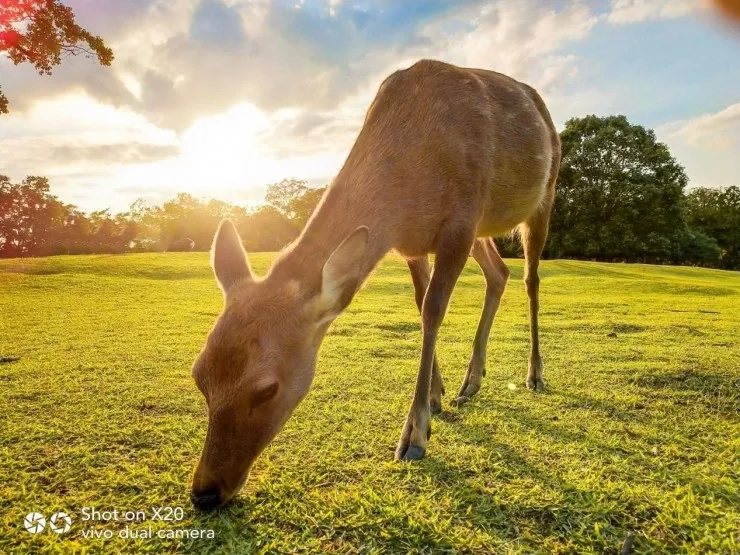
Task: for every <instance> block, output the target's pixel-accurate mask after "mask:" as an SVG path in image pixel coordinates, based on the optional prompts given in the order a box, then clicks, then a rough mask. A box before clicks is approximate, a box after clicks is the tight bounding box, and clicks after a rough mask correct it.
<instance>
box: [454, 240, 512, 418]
mask: <svg viewBox="0 0 740 555" xmlns="http://www.w3.org/2000/svg"><path fill="white" fill-rule="evenodd" d="M473 258H475V260H476V262H478V265H479V266H480V267H481V270H483V275H484V277H485V279H486V297H485V300H484V301H483V312H481V316H480V321H479V322H478V330H477V331H476V332H475V340H474V342H473V354H472V355H471V357H470V363H469V364H468V371H467V372H466V374H465V379H464V380H463V383H462V385H461V386H460V391H459V392H458V394H457V399H455V400H454V401H453V404H455V405H458V406H459V405H462V404H463V403H465V402H466V401H468V400H469V399H470V397H472V396H473V395H475V394H476V393H477V392H478V390H479V389H480V386H481V381H482V380H483V376H485V375H486V347H487V345H488V338H489V336H490V334H491V326H492V325H493V319H494V317H495V316H496V312H497V311H498V307H499V305H500V304H501V296H502V295H503V294H504V290H505V289H506V283H507V281H508V280H509V268H507V267H506V264H505V263H504V261H503V259H502V258H501V255H499V253H498V249H496V244H495V243H494V242H493V239H490V238H487V239H478V240H477V241H476V242H475V244H474V245H473Z"/></svg>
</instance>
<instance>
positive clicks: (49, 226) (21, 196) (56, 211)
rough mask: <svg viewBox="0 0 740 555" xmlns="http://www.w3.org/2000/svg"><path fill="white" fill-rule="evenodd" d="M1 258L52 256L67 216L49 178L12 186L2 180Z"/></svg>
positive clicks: (0, 188)
mask: <svg viewBox="0 0 740 555" xmlns="http://www.w3.org/2000/svg"><path fill="white" fill-rule="evenodd" d="M0 208H2V211H0V214H2V218H1V219H0V257H13V256H32V255H39V254H51V251H52V245H53V244H54V243H56V242H57V241H58V240H59V232H60V230H62V229H63V228H64V221H65V219H66V216H67V211H66V207H65V205H64V204H62V203H61V202H59V200H58V199H57V198H56V197H55V196H53V195H52V194H51V193H50V192H49V181H48V180H47V179H46V178H45V177H36V176H29V177H27V178H26V179H24V180H23V181H22V182H21V183H19V184H15V185H14V184H12V183H10V181H9V180H8V178H7V177H5V176H0Z"/></svg>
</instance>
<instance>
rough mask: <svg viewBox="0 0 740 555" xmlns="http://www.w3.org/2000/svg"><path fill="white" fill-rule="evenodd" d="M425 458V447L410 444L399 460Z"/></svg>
mask: <svg viewBox="0 0 740 555" xmlns="http://www.w3.org/2000/svg"><path fill="white" fill-rule="evenodd" d="M423 458H424V448H423V447H419V446H418V445H409V448H408V449H406V452H405V453H404V454H403V456H401V457H400V458H399V459H398V460H401V461H420V460H421V459H423Z"/></svg>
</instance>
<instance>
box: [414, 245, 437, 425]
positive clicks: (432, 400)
mask: <svg viewBox="0 0 740 555" xmlns="http://www.w3.org/2000/svg"><path fill="white" fill-rule="evenodd" d="M407 263H408V265H409V270H410V271H411V280H412V281H413V282H414V298H415V300H416V307H417V308H418V309H419V314H421V307H422V306H423V304H424V295H426V292H427V287H429V276H430V271H429V257H428V256H426V255H424V256H423V257H420V258H412V259H409V260H408V261H407ZM444 394H445V386H444V382H443V381H442V374H440V372H439V364H438V363H437V355H436V354H435V355H434V365H433V366H432V386H431V390H430V394H429V411H430V412H431V413H432V414H437V413H439V412H441V411H442V395H444Z"/></svg>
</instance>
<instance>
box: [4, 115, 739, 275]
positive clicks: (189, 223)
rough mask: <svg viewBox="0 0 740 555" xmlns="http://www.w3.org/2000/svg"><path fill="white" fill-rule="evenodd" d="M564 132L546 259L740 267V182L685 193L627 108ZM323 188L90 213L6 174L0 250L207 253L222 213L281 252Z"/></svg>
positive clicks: (675, 167)
mask: <svg viewBox="0 0 740 555" xmlns="http://www.w3.org/2000/svg"><path fill="white" fill-rule="evenodd" d="M561 139H562V146H563V161H562V166H561V170H560V176H559V180H558V185H557V193H556V199H555V209H554V212H553V217H552V222H551V228H550V236H549V240H548V244H547V247H546V251H545V256H546V257H548V258H578V259H588V260H602V261H625V262H649V263H661V264H693V265H702V266H709V267H718V268H727V269H740V187H727V188H723V189H715V188H696V189H691V190H689V191H688V193H687V192H685V188H686V185H687V182H688V180H687V177H686V174H685V173H684V170H683V168H682V167H681V166H680V165H679V164H678V163H677V162H676V160H675V159H674V158H673V157H672V156H671V154H670V152H669V150H668V147H667V146H666V145H664V144H662V143H659V142H657V140H656V138H655V134H654V133H653V131H651V130H649V129H645V128H644V127H641V126H637V125H631V124H630V123H629V122H628V121H627V119H626V118H625V117H624V116H610V117H603V118H600V117H596V116H587V117H585V118H580V119H572V120H570V121H568V122H567V123H566V126H565V129H564V130H563V132H562V133H561ZM324 189H325V188H318V189H316V188H311V187H309V186H308V185H307V183H306V182H305V181H299V180H296V179H286V180H283V181H281V182H280V183H276V184H273V185H270V186H269V187H268V188H267V194H266V196H265V201H266V203H265V204H264V205H263V206H260V207H258V208H252V209H250V208H247V207H243V206H238V205H235V204H232V203H228V202H223V201H219V200H213V199H207V200H206V199H198V198H195V197H193V196H191V195H189V194H185V193H181V194H179V195H177V196H176V197H175V198H174V199H172V200H170V201H168V202H165V203H164V204H163V205H161V206H150V205H148V204H147V203H146V202H145V201H143V200H137V201H136V202H134V203H133V204H132V205H131V207H130V209H129V211H127V212H124V213H120V214H116V215H111V214H110V213H109V211H108V210H101V211H98V212H92V213H90V214H85V213H83V212H81V211H80V210H79V209H78V208H77V207H75V206H73V205H70V204H65V203H63V202H61V201H60V200H59V199H58V198H57V197H56V196H54V195H52V194H51V192H50V187H49V182H48V180H47V179H46V178H44V177H34V176H32V177H27V178H26V179H24V180H23V181H22V182H20V183H11V182H10V180H9V179H8V178H7V177H5V176H1V175H0V257H22V256H48V255H55V254H86V253H124V252H146V251H187V250H196V251H205V250H208V249H209V248H210V245H211V241H212V239H213V235H214V232H215V230H216V227H217V225H218V222H219V221H220V220H221V219H222V218H226V217H228V218H231V219H232V220H233V221H234V222H236V224H237V227H238V229H239V232H240V233H241V236H242V238H243V240H244V243H245V247H246V248H247V249H248V250H250V251H275V250H279V249H281V248H282V247H284V246H285V245H287V244H288V243H290V242H291V241H293V240H294V239H295V238H296V237H297V236H298V234H299V233H300V230H301V229H302V228H303V226H304V225H305V224H306V222H307V221H308V218H309V217H310V215H311V213H312V212H313V210H314V208H315V207H316V205H317V204H318V202H319V200H320V199H321V196H322V194H323V192H324ZM497 242H498V243H499V246H500V248H501V250H502V254H504V256H521V247H520V245H519V242H518V239H517V238H516V237H515V236H511V237H504V238H500V239H498V240H497Z"/></svg>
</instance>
